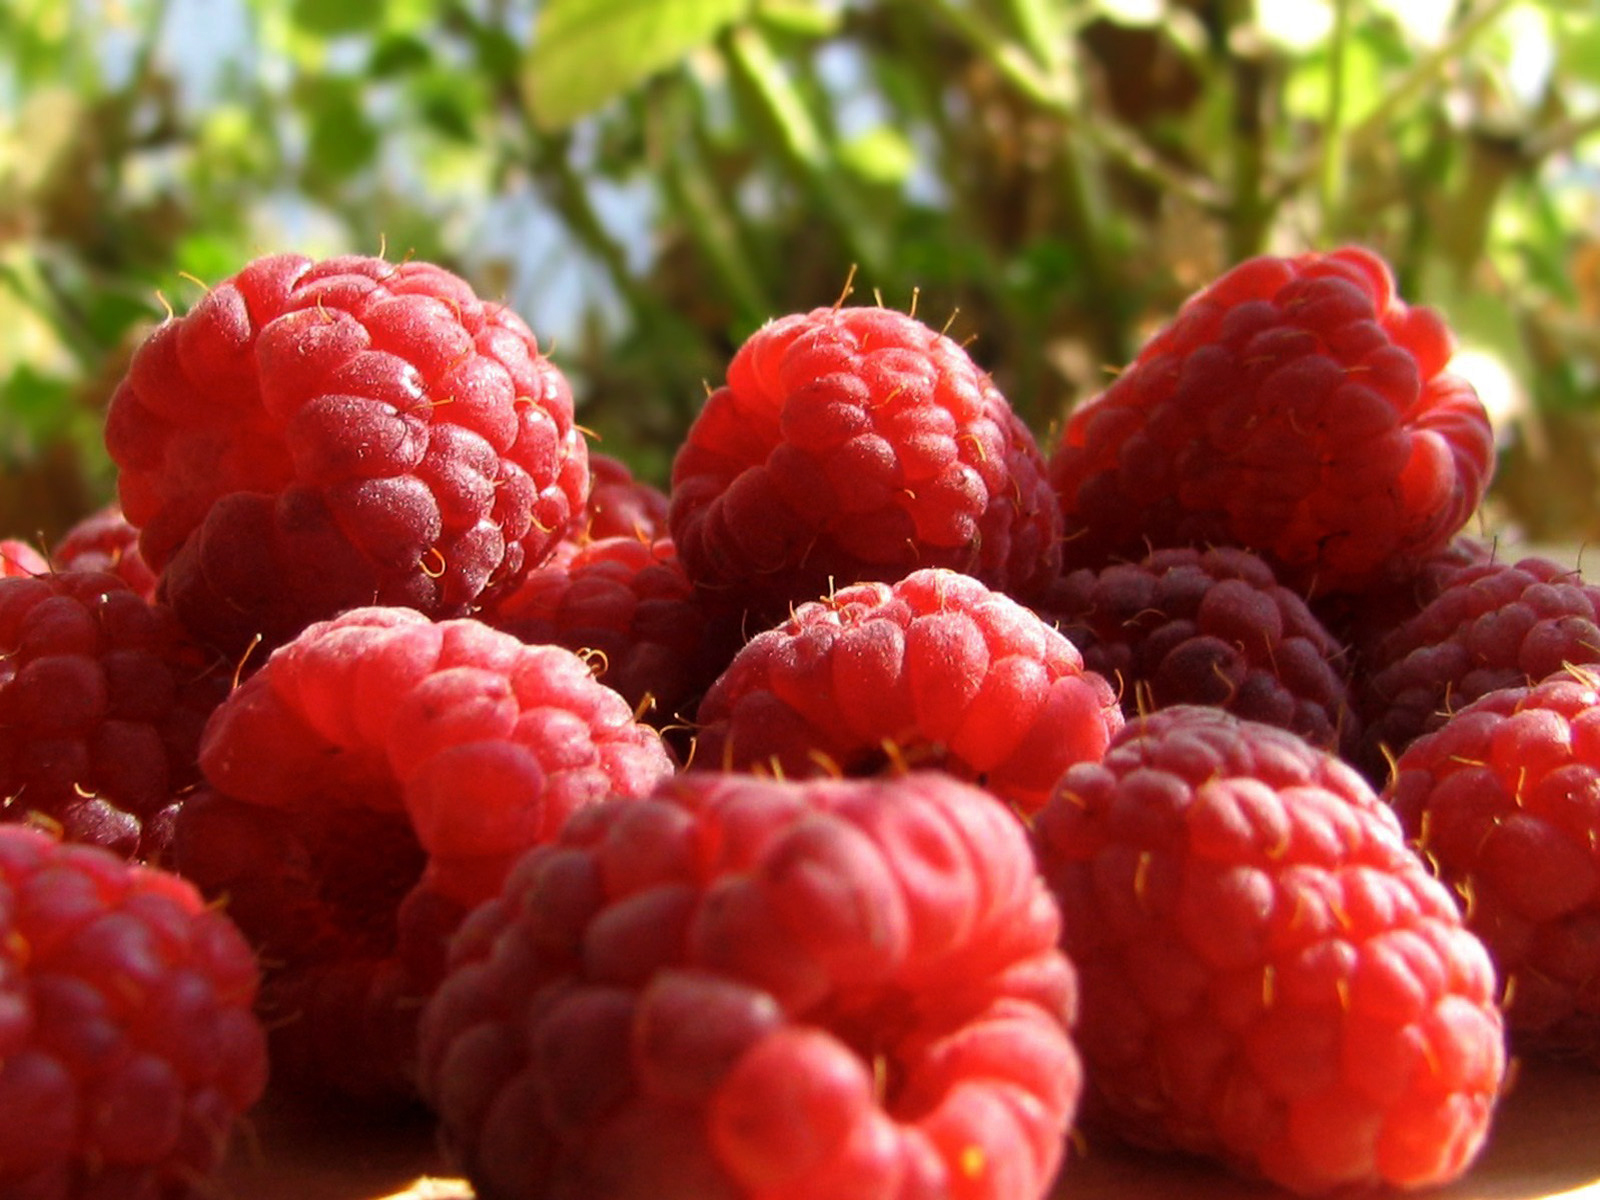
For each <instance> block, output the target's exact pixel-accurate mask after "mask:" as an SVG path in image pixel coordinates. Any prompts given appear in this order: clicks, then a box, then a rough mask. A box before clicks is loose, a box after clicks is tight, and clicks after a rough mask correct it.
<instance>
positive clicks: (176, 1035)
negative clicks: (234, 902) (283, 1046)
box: [0, 825, 267, 1200]
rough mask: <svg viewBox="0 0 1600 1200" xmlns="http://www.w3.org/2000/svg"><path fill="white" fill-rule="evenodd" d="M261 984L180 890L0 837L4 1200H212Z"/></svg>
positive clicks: (153, 875)
mask: <svg viewBox="0 0 1600 1200" xmlns="http://www.w3.org/2000/svg"><path fill="white" fill-rule="evenodd" d="M256 984H257V978H256V964H255V960H254V959H253V958H252V957H251V954H250V948H249V947H248V946H247V945H246V944H245V941H244V939H243V938H242V937H240V936H239V932H238V931H237V930H236V929H235V928H234V927H233V926H232V925H231V924H230V923H229V921H228V920H227V918H226V917H225V916H224V915H223V914H222V913H221V912H219V911H217V910H216V909H214V908H211V907H210V906H208V905H207V904H206V903H205V902H204V901H203V900H202V899H201V898H200V895H199V893H197V892H196V891H195V889H194V888H193V887H192V886H190V885H189V884H188V883H187V882H185V881H184V880H182V879H179V878H178V877H177V876H175V875H171V874H169V873H167V872H165V871H161V870H157V869H155V868H152V867H145V866H141V865H138V864H131V863H128V862H126V861H124V860H122V859H119V858H117V857H116V856H114V855H112V854H109V853H107V852H106V851H104V850H101V849H99V848H98V847H94V846H83V845H74V844H71V843H64V842H59V841H56V840H55V839H54V838H51V837H49V836H48V835H46V834H45V833H43V832H41V831H39V830H36V829H28V828H25V827H22V826H17V825H6V826H0V1114H3V1118H0V1195H4V1196H7V1197H11V1198H15V1200H88V1198H90V1197H94V1198H101V1197H103V1198H105V1200H112V1198H116V1200H200V1198H201V1197H206V1196H212V1195H215V1194H216V1187H217V1185H216V1181H215V1178H214V1177H215V1173H216V1170H217V1168H218V1167H219V1166H220V1165H221V1162H222V1159H223V1157H224V1155H225V1152H226V1150H227V1148H228V1144H229V1142H230V1140H231V1137H232V1134H233V1131H234V1128H235V1126H236V1124H237V1123H238V1119H239V1118H240V1117H241V1116H242V1115H243V1114H244V1113H245V1112H246V1111H247V1110H249V1109H250V1108H251V1107H252V1106H253V1105H254V1104H255V1102H256V1100H257V1099H259V1098H260V1096H261V1093H262V1090H263V1088H264V1087H265V1084H266V1074H267V1056H266V1040H265V1036H264V1034H263V1032H262V1029H261V1026H260V1024H259V1022H258V1021H257V1020H256V1018H255V1016H254V1014H253V1013H252V1011H251V1005H252V1002H253V1000H254V997H255V993H256Z"/></svg>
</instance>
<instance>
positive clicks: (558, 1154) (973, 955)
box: [422, 772, 1081, 1200]
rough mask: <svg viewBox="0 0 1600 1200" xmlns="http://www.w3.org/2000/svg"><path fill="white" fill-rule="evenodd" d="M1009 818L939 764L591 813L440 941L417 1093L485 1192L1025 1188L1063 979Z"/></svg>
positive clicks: (1010, 1199)
mask: <svg viewBox="0 0 1600 1200" xmlns="http://www.w3.org/2000/svg"><path fill="white" fill-rule="evenodd" d="M1059 925H1060V917H1059V914H1058V912H1057V910H1056V906H1055V903H1054V901H1053V900H1052V898H1051V897H1050V894H1049V892H1048V891H1047V889H1046V888H1045V887H1044V884H1043V882H1042V881H1041V880H1040V878H1039V874H1038V870H1037V868H1036V866H1035V864H1034V861H1033V858H1032V855H1031V853H1030V850H1029V847H1028V842H1027V838H1026V835H1025V833H1024V832H1023V830H1022V827H1021V825H1020V824H1019V823H1018V822H1017V821H1016V820H1015V819H1014V818H1013V817H1012V815H1011V814H1010V813H1008V812H1007V811H1006V810H1005V808H1004V807H1003V806H1002V805H1000V804H998V803H996V802H995V801H994V800H993V798H992V797H989V796H988V795H986V794H985V793H983V792H981V791H979V790H977V789H974V788H971V787H970V786H968V785H965V784H962V783H960V782H959V781H957V780H954V779H951V778H949V777H948V776H945V775H941V774H939V773H936V772H924V773H916V772H913V773H911V774H908V775H903V776H899V777H896V778H893V779H881V780H817V781H809V782H801V781H794V780H789V781H780V780H772V779H760V778H757V777H754V776H747V775H712V774H688V775H681V776H678V777H676V778H674V779H672V780H670V781H668V782H667V783H665V784H663V785H662V786H661V787H660V788H658V789H657V791H656V792H655V793H654V794H653V795H652V796H650V797H647V798H645V799H642V800H632V801H614V802H611V803H608V804H604V805H597V806H593V807H591V808H588V809H585V810H583V811H582V812H580V813H578V814H577V815H576V816H574V818H573V819H572V820H571V821H569V822H568V824H567V826H566V828H565V829H564V830H563V832H562V834H561V836H560V838H559V839H557V841H556V842H554V843H552V844H549V845H545V846H541V847H539V848H538V849H536V850H534V851H533V852H532V853H530V854H529V855H528V856H527V857H525V858H524V859H523V860H522V861H521V862H520V863H519V864H518V865H517V867H516V868H515V869H514V871H513V872H512V875H511V876H510V878H509V879H508V880H507V883H506V887H505V889H504V891H503V892H502V893H501V895H500V896H498V897H497V898H496V899H494V900H492V901H490V902H489V903H488V904H486V905H483V906H481V907H480V908H479V909H477V910H476V911H475V912H474V913H473V914H472V915H471V916H470V917H469V918H468V919H467V921H466V923H465V924H464V925H463V926H462V928H461V930H460V932H459V933H458V935H457V937H456V939H455V941H454V942H453V944H452V947H451V967H450V974H449V976H448V977H447V978H446V980H445V982H444V983H443V985H442V986H441V987H440V988H439V990H438V992H437V993H436V994H435V996H434V998H433V1000H432V1001H431V1002H430V1003H429V1005H428V1008H427V1010H426V1011H425V1013H424V1016H423V1024H422V1048H423V1076H422V1077H423V1089H424V1095H425V1096H426V1097H427V1098H428V1099H429V1100H430V1101H431V1102H432V1103H433V1105H434V1106H435V1108H436V1109H437V1111H438V1113H439V1116H440V1120H441V1127H442V1130H443V1134H444V1140H445V1143H446V1145H447V1146H448V1147H449V1148H450V1149H451V1150H452V1152H453V1154H454V1155H455V1157H456V1158H457V1160H458V1161H459V1163H460V1164H461V1166H462V1167H463V1168H464V1170H465V1171H466V1174H467V1176H468V1178H469V1179H470V1180H471V1182H472V1183H473V1186H474V1188H475V1190H476V1194H477V1195H478V1196H480V1197H482V1198H483V1200H535V1198H538V1200H580V1198H582V1200H588V1198H592V1197H605V1198H606V1200H739V1198H749V1200H757V1198H759V1200H814V1198H817V1197H851V1198H853V1200H935V1198H940V1200H1039V1198H1041V1197H1043V1196H1044V1195H1046V1193H1047V1192H1048V1189H1049V1188H1050V1186H1051V1181H1052V1179H1053V1178H1054V1176H1055V1174H1056V1172H1057V1169H1058V1167H1059V1166H1060V1163H1061V1161H1062V1157H1063V1150H1064V1141H1065V1135H1066V1134H1067V1131H1068V1129H1069V1128H1070V1126H1071V1123H1072V1119H1073V1115H1074V1112H1075V1109H1076V1105H1077V1101H1078V1095H1079V1091H1080V1081H1081V1074H1080V1071H1079V1060H1078V1056H1077V1053H1076V1051H1075V1049H1074V1046H1073V1042H1072V1039H1071V1036H1070V1026H1071V1021H1072V1019H1073V1012H1074V1007H1075V996H1076V990H1075V979H1074V973H1073V969H1072V967H1071V965H1070V963H1069V962H1068V960H1067V959H1066V958H1065V957H1064V956H1063V955H1062V954H1061V953H1060V952H1059V950H1058V949H1057V944H1056V936H1057V933H1058V930H1059Z"/></svg>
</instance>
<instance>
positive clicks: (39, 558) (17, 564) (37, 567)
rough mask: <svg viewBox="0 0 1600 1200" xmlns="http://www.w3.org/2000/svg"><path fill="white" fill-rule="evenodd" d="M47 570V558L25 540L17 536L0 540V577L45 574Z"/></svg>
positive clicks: (48, 567) (48, 564)
mask: <svg viewBox="0 0 1600 1200" xmlns="http://www.w3.org/2000/svg"><path fill="white" fill-rule="evenodd" d="M49 571H50V563H49V560H47V559H46V558H45V556H44V555H42V554H40V553H39V552H38V551H37V550H35V549H34V548H33V547H32V546H30V545H29V544H28V543H27V542H24V541H22V540H20V539H19V538H6V539H4V540H3V541H0V579H16V578H26V577H28V576H30V575H45V574H48V573H49Z"/></svg>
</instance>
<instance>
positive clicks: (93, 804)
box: [0, 571, 231, 860]
mask: <svg viewBox="0 0 1600 1200" xmlns="http://www.w3.org/2000/svg"><path fill="white" fill-rule="evenodd" d="M225 666H226V664H224V663H222V662H221V661H220V660H218V659H217V658H216V657H215V656H214V655H213V654H211V653H210V652H209V651H205V650H202V649H201V648H200V647H199V646H197V645H196V644H195V643H194V642H192V641H191V640H190V639H189V637H188V636H187V635H186V634H185V632H184V631H183V628H182V627H181V626H180V625H179V623H178V620H177V618H176V617H175V616H174V615H173V613H172V612H171V611H170V610H168V609H166V608H164V607H162V606H161V605H158V604H152V603H150V602H149V601H147V600H145V599H144V598H143V597H141V596H139V595H137V594H136V593H135V592H134V591H133V590H132V589H131V588H129V587H128V585H127V584H126V583H124V582H123V581H122V580H121V579H119V578H117V577H116V576H115V575H109V574H104V573H102V572H97V571H47V573H45V574H42V575H33V576H26V577H22V578H9V579H4V578H0V799H3V801H4V818H3V819H5V820H11V821H18V820H27V819H33V820H38V819H40V818H43V819H44V821H45V822H47V823H50V824H54V825H57V826H59V827H60V829H61V831H62V832H63V833H64V834H65V836H66V837H68V838H69V839H71V840H73V841H82V842H93V843H96V844H99V845H102V846H105V847H107V848H109V849H112V850H115V851H117V852H118V853H120V854H122V855H124V856H137V857H140V858H144V859H150V860H159V859H160V858H161V856H162V854H163V852H164V849H165V846H166V842H167V840H168V838H169V837H170V833H171V821H172V815H173V813H174V812H175V811H176V808H177V806H178V805H179V803H180V798H181V795H182V793H183V792H184V791H185V790H186V789H188V788H190V787H192V786H193V785H194V784H196V783H197V782H199V771H198V769H197V768H196V765H195V759H196V755H197V753H198V748H199V745H200V731H201V729H202V727H203V726H204V725H205V722H206V719H207V718H208V717H209V716H210V714H211V712H212V710H213V709H215V708H216V706H217V705H218V704H219V703H220V702H221V700H222V698H223V696H225V695H226V694H227V691H228V684H229V677H230V674H231V672H230V671H228V670H225V669H224V668H225Z"/></svg>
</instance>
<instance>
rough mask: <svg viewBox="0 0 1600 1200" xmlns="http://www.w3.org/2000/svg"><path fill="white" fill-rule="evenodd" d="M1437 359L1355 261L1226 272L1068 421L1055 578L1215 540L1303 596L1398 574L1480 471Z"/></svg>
mask: <svg viewBox="0 0 1600 1200" xmlns="http://www.w3.org/2000/svg"><path fill="white" fill-rule="evenodd" d="M1450 352H1451V339H1450V334H1449V331H1448V329H1446V327H1445V325H1444V323H1443V321H1442V320H1441V319H1440V318H1439V317H1438V315H1437V314H1435V313H1434V312H1433V311H1432V310H1430V309H1426V308H1413V307H1408V306H1407V305H1406V304H1404V303H1403V302H1402V301H1401V300H1400V299H1399V298H1398V297H1397V296H1396V295H1395V291H1394V281H1393V279H1392V278H1391V276H1390V274H1389V270H1388V267H1387V266H1386V265H1385V264H1384V262H1383V261H1382V260H1381V259H1379V258H1378V257H1377V256H1376V255H1374V254H1372V253H1370V252H1369V251H1366V250H1363V249H1359V248H1355V247H1347V248H1344V249H1341V250H1336V251H1334V252H1332V253H1328V254H1317V253H1314V254H1303V255H1300V256H1298V257H1295V258H1274V257H1260V258H1254V259H1251V260H1249V261H1247V262H1245V263H1242V264H1240V265H1239V266H1237V267H1235V268H1234V269H1233V270H1231V271H1229V272H1228V273H1227V274H1225V275H1223V276H1222V277H1221V278H1220V279H1218V280H1217V281H1216V282H1215V283H1213V284H1212V285H1211V286H1210V287H1208V288H1206V289H1204V290H1203V291H1201V292H1199V293H1197V294H1196V295H1195V296H1193V297H1191V298H1190V299H1189V301H1188V302H1187V303H1186V304H1185V305H1184V307H1183V309H1182V311H1181V312H1180V313H1179V315H1178V317H1177V319H1176V320H1175V321H1173V322H1172V323H1171V324H1170V325H1168V326H1167V327H1166V328H1164V329H1163V330H1162V331H1161V332H1160V333H1158V334H1157V335H1156V336H1155V337H1154V338H1153V339H1152V340H1151V341H1150V342H1149V343H1148V344H1147V345H1146V346H1145V347H1144V348H1143V349H1142V350H1141V351H1140V352H1139V354H1138V357H1137V358H1136V359H1135V360H1134V362H1133V363H1132V365H1130V366H1129V367H1128V369H1127V370H1126V371H1124V372H1123V373H1122V374H1121V375H1119V376H1118V377H1117V379H1116V381H1115V382H1114V383H1113V384H1112V385H1111V386H1110V387H1109V388H1107V389H1106V390H1105V391H1104V392H1102V393H1100V394H1099V395H1097V396H1095V397H1093V398H1092V399H1091V400H1089V401H1088V402H1087V403H1085V404H1083V405H1082V406H1080V407H1079V408H1078V409H1076V410H1075V411H1074V412H1073V413H1072V415H1071V417H1070V418H1069V419H1068V422H1067V425H1066V428H1065V430H1064V431H1063V434H1062V437H1061V440H1060V443H1059V445H1058V446H1057V448H1056V450H1055V453H1054V455H1053V457H1052V460H1051V464H1050V472H1051V478H1052V480H1053V482H1054V484H1055V487H1056V490H1057V492H1058V493H1059V495H1060V500H1061V506H1062V512H1063V514H1064V516H1065V536H1066V544H1065V561H1066V565H1067V567H1068V569H1073V568H1077V567H1084V566H1088V567H1099V566H1103V565H1105V564H1106V563H1107V562H1110V561H1112V560H1114V559H1117V558H1127V559H1137V558H1141V557H1143V556H1144V554H1145V553H1147V552H1148V550H1149V549H1151V548H1152V547H1162V546H1181V545H1230V546H1243V547H1246V548H1248V549H1251V550H1254V551H1256V552H1257V553H1259V554H1261V555H1262V557H1264V558H1266V559H1267V561H1268V562H1270V563H1271V564H1272V567H1273V569H1274V571H1276V572H1277V574H1278V577H1279V579H1280V580H1281V581H1282V582H1284V583H1285V584H1286V585H1288V586H1290V587H1293V588H1294V589H1295V590H1296V591H1299V592H1301V593H1302V594H1305V595H1313V594H1321V593H1326V592H1339V591H1359V590H1362V589H1364V588H1366V587H1369V586H1371V585H1373V584H1374V583H1377V582H1380V581H1383V580H1385V579H1386V578H1388V577H1390V576H1391V575H1399V574H1405V573H1408V571H1407V568H1408V564H1411V563H1414V562H1416V561H1417V560H1419V559H1421V558H1423V557H1425V556H1427V555H1428V554H1431V553H1432V552H1433V551H1435V550H1438V549H1439V548H1440V547H1442V546H1443V545H1444V544H1445V543H1446V542H1447V541H1449V540H1450V538H1451V537H1452V536H1454V535H1455V534H1456V533H1457V532H1458V531H1459V530H1460V529H1461V528H1462V527H1463V526H1464V525H1465V524H1466V522H1467V521H1468V519H1469V518H1470V517H1471V516H1472V513H1473V511H1474V510H1475V509H1476V508H1477V506H1478V502H1479V500H1481V499H1482V497H1483V494H1484V490H1485V488H1486V487H1487V485H1488V480H1489V476H1490V473H1491V470H1492V467H1493V463H1494V437H1493V433H1492V431H1491V429H1490V426H1489V419H1488V416H1487V414H1486V413H1485V411H1484V408H1483V405H1482V404H1481V403H1480V402H1479V400H1478V397H1477V394H1476V393H1475V392H1474V391H1473V389H1472V386H1471V385H1470V384H1469V383H1467V381H1466V380H1465V379H1463V378H1461V377H1460V376H1457V375H1454V374H1451V373H1450V372H1449V371H1447V370H1446V363H1447V360H1448V359H1449V357H1450Z"/></svg>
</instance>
